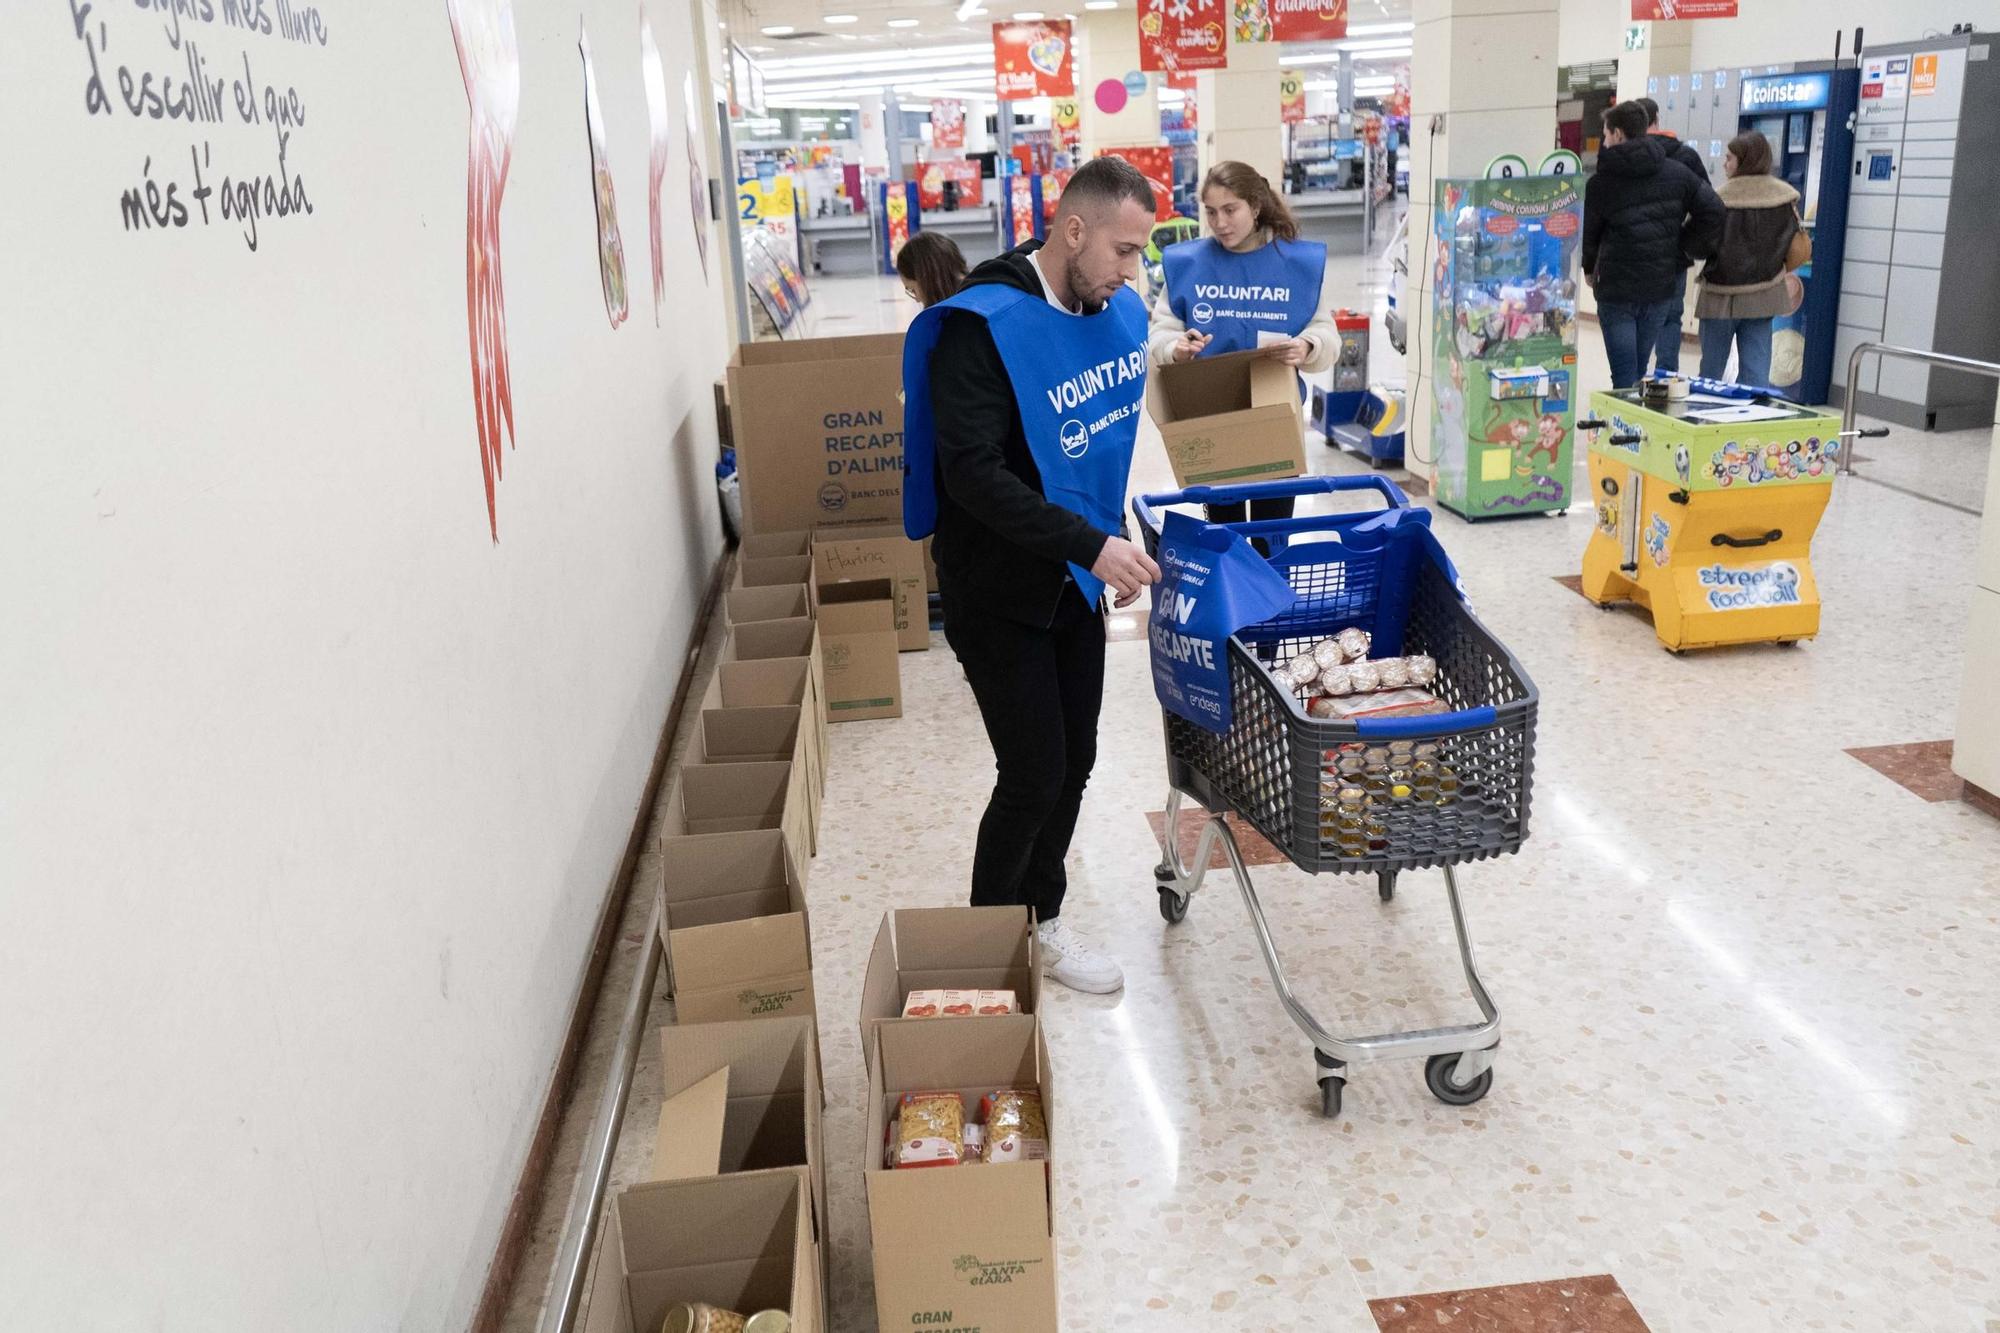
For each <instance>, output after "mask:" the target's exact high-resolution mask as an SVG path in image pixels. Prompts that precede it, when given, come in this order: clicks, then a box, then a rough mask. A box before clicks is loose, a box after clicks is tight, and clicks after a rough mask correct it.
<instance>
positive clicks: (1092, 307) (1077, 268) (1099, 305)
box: [1063, 255, 1104, 315]
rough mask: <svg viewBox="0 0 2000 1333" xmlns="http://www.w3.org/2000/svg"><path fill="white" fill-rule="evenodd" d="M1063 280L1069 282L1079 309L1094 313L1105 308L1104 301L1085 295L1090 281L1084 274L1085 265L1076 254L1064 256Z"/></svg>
mask: <svg viewBox="0 0 2000 1333" xmlns="http://www.w3.org/2000/svg"><path fill="white" fill-rule="evenodd" d="M1063 280H1064V281H1065V282H1067V283H1069V294H1070V295H1071V296H1072V297H1074V298H1076V304H1077V309H1078V310H1080V311H1081V312H1082V313H1084V314H1086V315H1094V314H1096V313H1097V312H1098V311H1100V310H1102V309H1104V302H1102V301H1093V300H1091V299H1090V298H1089V297H1087V296H1085V295H1084V290H1085V289H1086V288H1087V287H1089V285H1090V283H1089V282H1088V280H1086V279H1085V278H1084V276H1083V266H1082V265H1080V264H1078V263H1077V262H1076V256H1075V255H1064V256H1063Z"/></svg>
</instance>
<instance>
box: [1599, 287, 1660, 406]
mask: <svg viewBox="0 0 2000 1333" xmlns="http://www.w3.org/2000/svg"><path fill="white" fill-rule="evenodd" d="M1672 306H1673V301H1672V300H1671V299H1669V300H1665V301H1636V302H1635V301H1605V300H1599V301H1598V303H1597V327H1598V328H1599V329H1600V330H1602V331H1603V333H1604V355H1605V358H1606V359H1607V360H1609V361H1610V362H1611V387H1612V388H1614V389H1629V388H1631V387H1632V386H1633V385H1635V384H1637V383H1638V382H1639V377H1640V376H1641V375H1642V374H1644V373H1645V369H1646V360H1647V358H1648V357H1649V356H1650V355H1651V354H1652V352H1653V350H1654V349H1655V348H1656V347H1658V346H1659V344H1660V329H1661V328H1662V327H1663V326H1664V325H1665V324H1666V322H1667V312H1668V311H1669V310H1670V309H1671V308H1672ZM1674 336H1675V337H1679V336H1680V334H1679V332H1678V331H1676V332H1675V335H1674Z"/></svg>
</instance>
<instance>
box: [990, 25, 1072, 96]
mask: <svg viewBox="0 0 2000 1333" xmlns="http://www.w3.org/2000/svg"><path fill="white" fill-rule="evenodd" d="M993 91H994V93H995V95H996V96H998V97H999V99H1000V100H1001V101H1003V102H1018V101H1021V100H1023V99H1025V98H1029V97H1074V96H1076V61H1075V53H1074V51H1073V50H1072V49H1071V43H1070V28H1069V23H1068V22H1067V21H1065V20H1061V19H1058V20H1053V21H1049V20H1043V21H1040V22H1034V23H996V24H994V25H993Z"/></svg>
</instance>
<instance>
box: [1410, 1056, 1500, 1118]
mask: <svg viewBox="0 0 2000 1333" xmlns="http://www.w3.org/2000/svg"><path fill="white" fill-rule="evenodd" d="M1458 1059H1459V1057H1458V1056H1456V1055H1433V1056H1432V1057H1431V1058H1430V1059H1429V1060H1426V1061H1425V1062H1424V1082H1425V1083H1426V1084H1428V1085H1429V1086H1430V1090H1431V1096H1433V1097H1435V1098H1437V1099H1438V1100H1439V1101H1441V1102H1443V1103H1444V1104H1445V1105H1447V1106H1470V1105H1472V1104H1473V1103H1474V1102H1476V1101H1478V1100H1479V1099H1480V1098H1481V1097H1484V1096H1485V1095H1486V1094H1487V1093H1489V1092H1491V1091H1492V1090H1493V1070H1492V1069H1491V1067H1488V1068H1486V1069H1482V1070H1481V1071H1480V1072H1479V1077H1478V1078H1475V1079H1473V1080H1472V1082H1470V1083H1467V1084H1465V1085H1463V1086H1460V1085H1459V1084H1457V1083H1454V1082H1452V1081H1451V1078H1452V1070H1454V1069H1456V1068H1457V1067H1458Z"/></svg>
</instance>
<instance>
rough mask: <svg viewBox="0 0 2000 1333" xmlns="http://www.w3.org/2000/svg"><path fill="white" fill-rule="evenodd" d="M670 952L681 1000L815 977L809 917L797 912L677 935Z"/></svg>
mask: <svg viewBox="0 0 2000 1333" xmlns="http://www.w3.org/2000/svg"><path fill="white" fill-rule="evenodd" d="M667 947H668V949H669V950H671V951H672V953H673V969H674V988H675V992H676V993H677V994H678V993H679V992H681V991H699V990H708V989H710V988H712V987H715V986H728V985H736V984H740V983H742V982H743V981H744V979H745V978H746V977H783V976H792V975H796V974H799V973H807V974H810V973H811V971H812V946H811V943H810V941H809V940H808V938H807V932H806V921H805V917H804V916H803V915H801V914H799V913H797V912H786V913H784V914H783V915H780V916H759V917H750V918H747V919H744V920H740V921H729V922H723V923H718V924H716V925H710V926H691V927H689V928H687V929H685V930H681V929H676V930H674V931H673V932H672V933H671V934H670V935H669V936H668V937H667Z"/></svg>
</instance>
